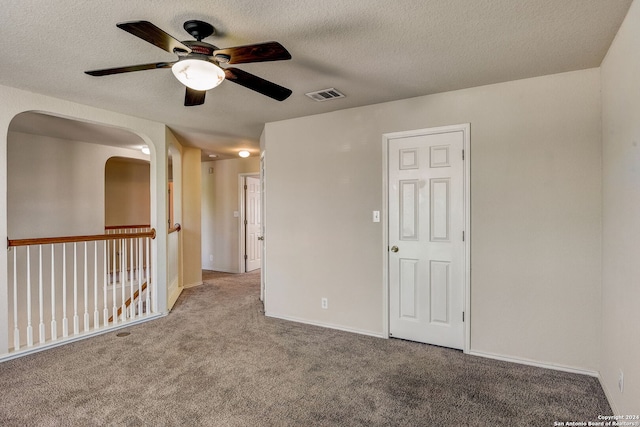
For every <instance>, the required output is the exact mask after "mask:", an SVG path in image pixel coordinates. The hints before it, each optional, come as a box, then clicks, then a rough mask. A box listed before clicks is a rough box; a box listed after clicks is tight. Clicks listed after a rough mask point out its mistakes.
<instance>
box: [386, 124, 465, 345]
mask: <svg viewBox="0 0 640 427" xmlns="http://www.w3.org/2000/svg"><path fill="white" fill-rule="evenodd" d="M469 131H470V126H469V124H464V125H455V126H446V127H438V128H430V129H420V130H416V131H407V132H396V133H390V134H385V135H383V153H384V155H385V159H384V171H385V173H384V177H385V185H384V190H383V191H384V194H385V209H386V215H385V218H386V219H387V221H386V223H385V230H384V243H385V245H384V246H385V260H386V262H385V267H384V268H385V270H386V271H385V274H384V277H385V291H386V292H385V295H386V296H387V308H386V309H385V311H386V315H387V319H388V325H387V327H388V335H389V336H390V337H395V338H402V339H407V340H411V341H418V342H423V343H427V344H435V345H440V346H444V347H450V348H456V349H462V350H466V349H468V348H469V331H470V329H469V324H470V316H469V314H470V313H469V291H470V289H469V285H470V281H469V272H470V264H469V255H470V252H469V247H470V244H469V230H470V222H469V201H470V197H469V196H470V194H469V171H470V169H469V163H470V162H469V154H470V150H469V149H470V147H469V142H470V140H469Z"/></svg>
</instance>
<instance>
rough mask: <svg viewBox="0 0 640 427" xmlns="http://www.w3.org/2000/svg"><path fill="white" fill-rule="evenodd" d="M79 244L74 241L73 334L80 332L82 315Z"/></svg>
mask: <svg viewBox="0 0 640 427" xmlns="http://www.w3.org/2000/svg"><path fill="white" fill-rule="evenodd" d="M77 249H78V245H77V243H75V242H74V243H73V334H74V335H77V334H78V333H79V332H80V316H78V250H77Z"/></svg>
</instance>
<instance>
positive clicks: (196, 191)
mask: <svg viewBox="0 0 640 427" xmlns="http://www.w3.org/2000/svg"><path fill="white" fill-rule="evenodd" d="M201 155H202V154H201V151H200V149H199V148H191V147H183V149H182V223H181V225H182V231H181V233H182V239H183V244H182V250H183V252H182V259H183V267H182V269H183V275H184V276H183V277H184V279H183V280H184V286H194V285H199V284H201V283H202V265H201V264H200V259H201V258H202V252H201V251H202V247H201V245H202V244H201V236H202V229H201V226H202V220H201V215H202V207H201V206H202V202H201V199H200V193H201V178H200V157H201Z"/></svg>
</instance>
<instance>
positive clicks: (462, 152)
mask: <svg viewBox="0 0 640 427" xmlns="http://www.w3.org/2000/svg"><path fill="white" fill-rule="evenodd" d="M462 160H464V150H462Z"/></svg>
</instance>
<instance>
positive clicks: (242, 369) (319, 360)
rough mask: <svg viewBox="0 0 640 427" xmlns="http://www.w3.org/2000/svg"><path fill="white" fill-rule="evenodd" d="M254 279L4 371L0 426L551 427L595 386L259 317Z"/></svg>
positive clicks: (208, 287) (193, 294)
mask: <svg viewBox="0 0 640 427" xmlns="http://www.w3.org/2000/svg"><path fill="white" fill-rule="evenodd" d="M259 277H260V276H259V272H254V273H248V274H243V275H231V274H224V273H207V274H205V276H204V278H205V281H206V283H205V284H204V285H203V286H199V287H196V288H191V289H187V290H185V291H184V293H183V295H182V296H181V297H180V299H179V301H178V303H177V305H176V307H175V308H174V310H173V312H172V313H171V314H170V315H169V316H167V317H165V318H163V319H160V320H156V321H153V322H148V323H145V324H142V325H138V326H135V327H130V328H128V329H127V331H128V332H131V334H130V335H129V336H127V337H122V338H119V337H117V336H116V333H115V332H114V333H109V334H106V335H102V336H99V337H97V338H92V339H88V340H84V341H81V342H77V343H74V344H70V345H67V346H64V347H59V348H56V349H52V350H48V351H45V352H42V353H38V354H35V355H32V356H28V357H25V358H22V359H18V360H13V361H9V362H5V363H1V364H0V425H2V426H25V425H29V426H75V425H78V426H93V425H114V426H179V425H184V426H552V425H553V423H554V421H568V420H570V421H589V420H592V421H593V420H596V417H597V416H598V415H599V414H610V413H611V411H610V408H609V406H608V404H607V402H606V399H605V397H604V394H603V392H602V390H601V388H600V386H599V384H598V381H597V380H596V379H595V378H591V377H586V376H581V375H575V374H568V373H562V372H556V371H550V370H545V369H540V368H533V367H527V366H521V365H514V364H509V363H505V362H498V361H493V360H489V359H484V358H479V357H473V356H467V355H464V354H462V353H461V352H459V351H454V350H449V349H444V348H439V347H434V346H429V345H423V344H417V343H411V342H406V341H400V340H384V339H378V338H372V337H367V336H361V335H356V334H350V333H346V332H340V331H335V330H329V329H323V328H319V327H314V326H308V325H303V324H298V323H292V322H286V321H281V320H276V319H271V318H266V317H264V315H263V312H262V304H261V303H260V301H259V300H258V295H259Z"/></svg>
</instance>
